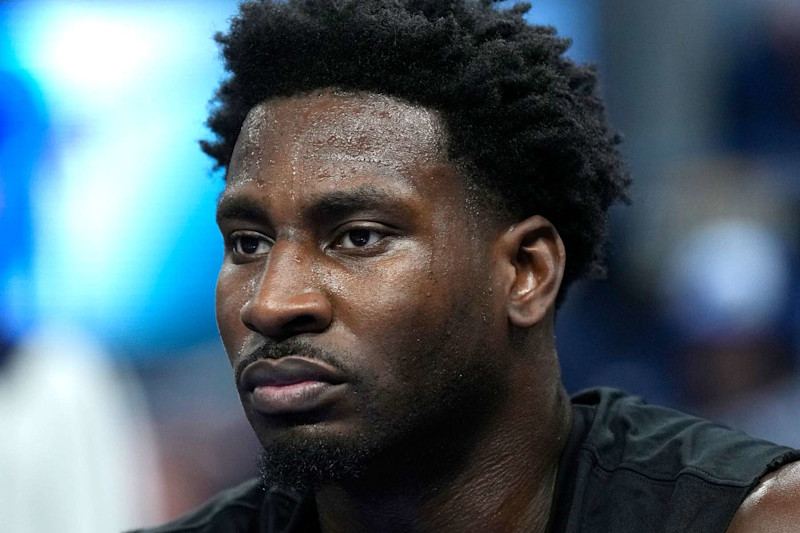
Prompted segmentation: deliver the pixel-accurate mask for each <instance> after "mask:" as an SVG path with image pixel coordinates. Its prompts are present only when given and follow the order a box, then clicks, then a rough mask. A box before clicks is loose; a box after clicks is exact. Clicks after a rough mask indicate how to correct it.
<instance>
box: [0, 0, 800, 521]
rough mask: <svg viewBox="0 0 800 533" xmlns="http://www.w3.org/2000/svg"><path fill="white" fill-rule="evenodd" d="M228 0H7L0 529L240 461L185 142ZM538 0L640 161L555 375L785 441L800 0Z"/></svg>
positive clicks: (218, 474)
mask: <svg viewBox="0 0 800 533" xmlns="http://www.w3.org/2000/svg"><path fill="white" fill-rule="evenodd" d="M512 3H513V2H502V3H501V6H504V5H505V6H507V5H510V4H512ZM235 11H236V2H234V1H232V0H218V1H211V0H206V1H202V2H200V1H192V2H190V1H186V0H183V1H181V0H173V1H171V2H161V1H155V0H154V1H143V0H137V1H121V0H120V1H92V2H88V1H84V2H79V1H75V0H24V1H13V0H6V1H1V0H0V284H1V285H0V286H1V287H2V289H0V433H1V434H2V435H3V437H2V439H0V516H2V517H3V521H4V523H5V524H6V526H4V527H8V529H4V531H9V532H14V533H25V532H28V531H37V532H38V531H50V530H58V531H61V532H72V531H76V532H78V531H80V532H82V533H86V532H90V533H91V532H94V531H104V532H106V531H114V530H120V529H124V528H128V527H134V526H143V525H148V524H154V523H156V522H161V521H164V520H166V519H170V518H173V517H175V516H177V515H179V514H181V513H183V512H185V511H186V510H188V509H189V508H191V507H193V506H195V505H197V504H198V503H200V502H201V501H202V500H204V499H205V498H207V497H208V496H210V495H211V494H213V493H215V492H216V491H218V490H220V489H221V488H223V487H226V486H229V485H231V484H234V483H236V482H238V481H239V480H243V479H245V478H247V477H250V476H252V475H253V474H254V472H255V461H254V458H255V455H256V453H257V450H258V446H257V443H256V441H255V438H254V437H253V436H252V435H251V432H250V429H249V427H248V425H247V423H246V421H245V419H244V416H243V414H242V413H241V407H240V406H239V403H238V397H237V396H236V393H235V390H234V385H233V380H232V376H231V372H230V368H229V366H228V363H227V360H226V358H225V355H224V353H223V350H222V347H221V344H220V342H219V340H218V339H217V331H216V326H215V323H214V315H213V290H214V283H215V278H216V271H217V268H218V264H219V261H220V259H221V254H222V243H221V239H220V237H219V235H218V232H217V230H216V226H215V224H214V204H215V200H216V197H217V195H218V194H219V192H220V190H221V185H222V182H221V176H220V175H219V174H218V173H217V174H215V173H213V172H212V171H211V167H212V164H211V161H210V160H209V159H208V158H206V157H205V156H204V155H203V154H202V153H201V152H200V150H199V148H198V146H197V141H198V140H199V139H201V138H204V137H206V136H207V132H206V130H205V128H204V126H203V123H204V121H205V117H206V113H207V109H208V108H207V102H208V100H209V98H210V97H211V94H212V92H213V90H214V88H215V86H216V85H217V83H218V81H219V80H220V78H221V77H222V76H223V71H222V68H221V65H220V61H219V58H218V52H217V49H216V46H215V45H214V43H213V41H212V36H213V34H214V32H216V31H221V30H224V29H225V28H226V25H227V19H228V18H229V17H230V16H231V15H232V14H234V12H235ZM529 19H530V20H531V21H532V22H534V23H544V24H551V25H554V26H556V27H557V28H558V30H559V33H560V34H561V35H565V36H569V37H572V38H573V41H574V44H573V47H572V48H571V50H570V52H569V53H568V54H569V55H570V56H571V57H572V58H574V59H575V60H576V61H580V62H585V61H590V62H595V63H597V64H598V65H599V69H600V75H601V80H602V92H603V93H604V95H605V97H606V99H607V103H608V107H609V116H610V120H611V123H612V125H613V126H614V127H615V128H616V129H618V130H620V131H621V132H622V133H623V134H624V135H625V143H624V145H623V152H624V153H625V155H626V157H627V161H628V163H629V165H630V169H631V172H632V174H633V176H634V179H635V185H634V187H633V189H632V199H633V204H632V205H631V206H629V207H618V208H615V209H614V211H613V214H612V237H611V244H610V246H609V275H608V279H607V280H605V281H595V282H585V283H582V284H580V285H578V286H576V287H574V288H573V289H572V293H571V295H570V297H569V298H568V299H567V301H566V303H565V305H564V306H563V308H562V309H561V310H560V311H559V317H558V324H557V335H558V347H559V353H560V357H561V360H562V365H563V369H564V381H565V383H566V385H567V387H568V389H569V391H570V392H576V391H578V390H580V389H582V388H585V387H590V386H595V385H611V386H616V387H620V388H624V389H627V390H628V391H630V392H634V393H637V394H640V395H642V396H644V397H645V398H646V399H648V400H649V401H650V402H652V403H661V404H666V405H669V406H674V407H678V408H681V409H684V410H688V411H691V412H694V413H699V414H703V415H706V416H710V417H713V418H715V419H717V420H722V421H724V422H726V423H727V424H729V425H732V426H735V427H739V428H742V429H744V430H746V431H748V432H750V433H751V434H753V435H756V436H761V437H765V438H769V439H772V440H775V441H778V442H780V443H782V444H788V445H792V446H795V447H800V422H798V421H797V420H798V417H797V413H800V370H798V367H799V365H798V358H800V254H799V253H798V252H799V251H800V235H799V234H798V230H799V229H800V225H798V217H800V4H798V2H797V1H796V0H793V1H789V0H784V1H779V0H708V1H705V2H696V1H694V0H672V1H670V2H655V1H641V0H593V1H590V0H575V1H573V2H560V1H557V0H540V1H535V2H534V8H533V10H532V12H531V13H530V15H529ZM44 502H47V505H45V503H44ZM53 524H57V526H54V525H53Z"/></svg>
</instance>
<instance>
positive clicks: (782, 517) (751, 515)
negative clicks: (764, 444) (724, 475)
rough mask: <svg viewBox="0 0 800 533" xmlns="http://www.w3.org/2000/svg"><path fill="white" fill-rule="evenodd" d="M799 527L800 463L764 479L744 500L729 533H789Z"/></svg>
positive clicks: (789, 465)
mask: <svg viewBox="0 0 800 533" xmlns="http://www.w3.org/2000/svg"><path fill="white" fill-rule="evenodd" d="M798 524H800V461H797V462H794V463H790V464H788V465H785V466H783V467H781V468H780V469H778V470H776V471H775V472H772V473H771V474H768V475H766V476H764V477H763V478H762V479H761V480H760V481H759V483H758V485H757V486H756V488H755V489H753V491H752V492H751V493H750V494H749V495H748V496H747V498H745V500H744V502H742V505H741V506H740V507H739V510H738V511H737V512H736V514H735V515H734V517H733V520H732V521H731V524H730V526H729V527H728V530H727V533H756V532H761V531H769V532H770V533H789V532H796V531H798V527H800V526H798Z"/></svg>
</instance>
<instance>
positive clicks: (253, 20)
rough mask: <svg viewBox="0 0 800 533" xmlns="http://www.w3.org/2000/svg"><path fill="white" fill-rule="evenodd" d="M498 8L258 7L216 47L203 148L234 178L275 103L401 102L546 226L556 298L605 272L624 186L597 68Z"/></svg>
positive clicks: (477, 175) (249, 7)
mask: <svg viewBox="0 0 800 533" xmlns="http://www.w3.org/2000/svg"><path fill="white" fill-rule="evenodd" d="M493 3H494V2H493V1H492V0H481V1H471V0H288V2H285V3H284V2H278V1H274V0H261V1H257V2H245V3H243V4H242V5H241V6H240V11H239V14H238V16H236V17H234V18H233V19H232V21H231V27H230V31H229V32H228V33H226V34H217V35H216V40H217V42H218V43H219V44H220V45H221V49H222V55H223V57H224V59H225V67H226V69H227V70H228V72H229V73H230V76H229V77H228V78H227V79H226V80H225V81H223V83H222V84H221V85H220V87H219V88H218V90H217V92H216V94H215V97H214V100H212V111H211V115H210V117H209V119H208V122H207V125H208V126H209V128H210V129H211V130H212V131H213V133H214V134H216V139H215V140H213V141H201V146H202V149H203V151H205V152H206V153H207V154H209V155H210V156H211V157H213V158H214V159H215V160H216V162H217V167H218V168H227V166H228V164H229V162H230V159H231V154H232V152H233V147H234V144H235V143H236V139H237V137H238V135H239V130H240V129H241V126H242V123H243V122H244V119H245V116H246V115H247V113H248V111H249V110H250V109H251V108H252V107H253V106H254V105H256V104H258V103H260V102H263V101H264V100H267V99H270V98H273V97H277V96H290V95H294V94H298V93H305V92H311V91H314V90H317V89H324V88H336V89H344V90H352V91H362V92H374V93H379V94H384V95H389V96H393V97H397V98H401V99H403V100H406V101H408V102H411V103H413V104H415V105H421V106H424V107H427V108H429V109H433V110H436V111H438V112H439V113H440V116H441V117H442V119H443V121H444V123H445V125H446V128H447V131H448V135H449V138H448V149H449V155H450V157H451V159H452V160H453V162H454V163H456V165H457V168H459V169H462V170H463V169H467V170H466V171H465V172H463V173H465V174H467V176H466V178H467V180H468V181H469V183H470V184H471V185H476V186H477V188H479V189H481V188H482V189H483V190H484V191H488V192H492V193H494V194H493V196H497V195H499V197H500V198H501V199H502V202H503V204H504V206H503V207H504V209H505V210H506V211H507V213H508V214H510V215H512V216H514V217H518V219H522V218H525V217H527V216H530V215H533V214H540V215H542V216H544V217H546V218H547V219H548V220H550V221H551V222H552V223H553V225H555V226H556V228H558V231H559V233H560V235H561V238H562V239H563V240H564V244H565V247H566V249H567V257H568V260H567V265H566V272H565V275H564V281H563V284H562V290H561V291H560V294H559V300H561V299H563V296H564V294H565V292H566V288H567V286H569V284H570V283H571V282H573V281H574V280H576V279H579V278H582V277H587V276H592V277H594V276H595V275H598V274H602V273H603V248H604V244H605V241H606V236H607V225H608V216H607V213H608V209H609V207H610V206H611V205H612V204H613V203H614V202H615V201H617V200H623V201H626V202H627V196H626V193H625V191H626V189H627V187H628V185H629V182H630V179H629V177H628V174H627V171H626V169H625V167H624V165H623V164H622V162H621V159H620V155H619V153H618V151H617V145H618V144H619V136H618V135H617V134H616V133H614V132H612V131H610V130H609V128H608V126H607V124H606V120H605V108H604V104H603V102H602V100H601V98H600V97H599V96H598V94H597V92H596V75H595V71H594V68H593V67H592V66H587V65H576V64H574V63H573V62H572V61H571V60H570V59H568V58H566V57H564V55H563V54H564V52H565V51H566V50H567V48H568V47H569V45H570V41H569V40H568V39H564V38H561V37H557V36H556V32H555V29H553V28H552V27H548V26H532V25H529V24H528V23H526V22H525V20H524V19H523V15H524V14H525V13H527V12H528V10H529V9H530V4H528V3H519V4H516V5H514V6H513V7H512V8H510V9H507V10H499V9H495V8H494V6H492V4H493Z"/></svg>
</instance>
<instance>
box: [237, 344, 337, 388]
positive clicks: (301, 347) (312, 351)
mask: <svg viewBox="0 0 800 533" xmlns="http://www.w3.org/2000/svg"><path fill="white" fill-rule="evenodd" d="M290 355H299V356H302V357H305V358H306V359H312V360H317V361H321V362H323V363H327V364H328V365H330V366H332V367H333V368H335V369H336V370H338V371H340V372H341V373H342V374H343V375H347V374H349V372H347V369H346V368H345V367H344V366H343V365H342V359H341V357H337V356H336V355H334V354H333V353H331V352H329V351H327V350H323V349H322V348H319V347H317V346H314V345H312V344H310V343H308V342H304V341H300V340H296V339H287V340H285V341H282V342H272V341H266V342H264V343H263V344H261V345H259V346H258V347H256V348H255V349H254V350H252V351H251V352H248V353H246V354H245V355H244V356H242V357H241V358H240V359H239V361H237V363H236V367H235V368H234V370H233V374H234V377H235V379H236V383H239V382H240V381H239V380H240V378H241V377H242V372H244V369H245V368H247V365H249V364H251V363H255V362H256V361H260V360H261V359H280V358H282V357H288V356H290Z"/></svg>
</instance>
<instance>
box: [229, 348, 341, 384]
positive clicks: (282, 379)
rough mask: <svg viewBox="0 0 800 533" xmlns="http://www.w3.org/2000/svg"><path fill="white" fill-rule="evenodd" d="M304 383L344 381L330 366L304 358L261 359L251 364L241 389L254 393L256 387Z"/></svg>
mask: <svg viewBox="0 0 800 533" xmlns="http://www.w3.org/2000/svg"><path fill="white" fill-rule="evenodd" d="M303 381H323V382H327V383H332V384H337V383H342V382H343V381H344V379H342V377H341V376H340V375H339V374H338V373H337V372H336V370H334V369H333V368H331V367H330V366H329V365H327V364H325V363H322V362H320V361H315V360H311V359H308V358H305V357H302V356H294V355H291V356H287V357H282V358H280V359H259V360H258V361H255V362H253V363H250V364H249V365H247V366H246V367H245V369H244V370H243V371H242V374H241V376H240V377H239V383H238V385H239V389H240V390H242V391H253V390H255V389H256V387H262V386H268V385H272V386H279V385H291V384H292V383H300V382H303Z"/></svg>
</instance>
